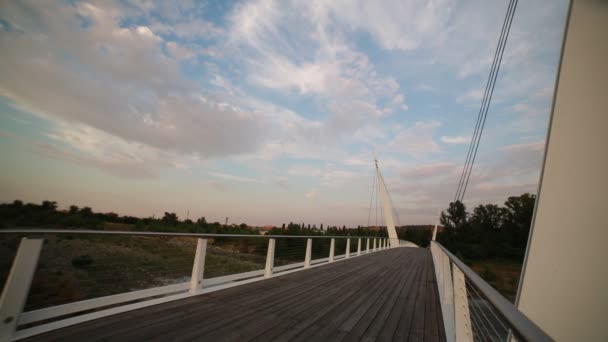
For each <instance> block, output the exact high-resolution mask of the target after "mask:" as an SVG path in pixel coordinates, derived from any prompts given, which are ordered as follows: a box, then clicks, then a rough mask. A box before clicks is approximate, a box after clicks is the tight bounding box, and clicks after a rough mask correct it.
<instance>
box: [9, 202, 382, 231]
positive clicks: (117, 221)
mask: <svg viewBox="0 0 608 342" xmlns="http://www.w3.org/2000/svg"><path fill="white" fill-rule="evenodd" d="M9 227H40V228H58V229H63V228H66V229H67V228H79V229H95V230H104V229H116V230H135V231H154V232H176V233H204V234H260V228H259V227H251V226H249V225H247V224H246V223H241V224H239V225H229V226H226V225H223V224H221V223H219V222H211V223H210V222H207V220H206V219H205V217H200V218H198V219H196V220H195V221H193V220H190V219H185V220H180V219H179V217H178V216H177V214H175V213H172V212H165V213H164V215H163V216H162V217H159V218H155V217H147V218H139V217H135V216H121V215H118V214H116V213H112V212H110V213H101V212H94V211H93V210H92V209H91V208H90V207H82V208H79V207H78V206H76V205H71V206H70V207H69V208H68V209H67V210H58V207H57V202H55V201H43V202H42V203H41V204H35V203H23V202H22V201H20V200H15V201H13V202H12V203H4V204H0V228H9ZM267 234H271V235H311V236H320V235H332V236H334V235H335V236H347V235H348V236H374V237H376V236H377V237H380V236H382V237H386V236H387V233H386V229H385V228H376V227H361V226H359V227H357V228H356V229H350V228H347V227H346V226H342V227H341V228H340V227H338V226H329V227H326V228H324V226H323V224H321V225H320V226H319V227H318V228H317V226H316V225H315V224H313V225H310V224H305V223H301V224H296V223H293V222H290V223H289V224H287V225H286V224H283V225H282V226H281V227H280V228H279V227H274V228H271V229H270V230H268V231H267Z"/></svg>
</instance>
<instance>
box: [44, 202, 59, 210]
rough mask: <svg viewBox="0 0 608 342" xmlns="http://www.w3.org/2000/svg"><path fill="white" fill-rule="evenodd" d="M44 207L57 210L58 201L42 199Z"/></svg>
mask: <svg viewBox="0 0 608 342" xmlns="http://www.w3.org/2000/svg"><path fill="white" fill-rule="evenodd" d="M42 209H46V210H51V211H55V210H56V209H57V202H55V201H42Z"/></svg>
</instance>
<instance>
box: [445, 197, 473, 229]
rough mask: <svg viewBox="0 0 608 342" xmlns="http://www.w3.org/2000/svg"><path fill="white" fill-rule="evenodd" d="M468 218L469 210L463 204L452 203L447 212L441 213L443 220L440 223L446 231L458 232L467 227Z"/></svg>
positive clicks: (458, 202)
mask: <svg viewBox="0 0 608 342" xmlns="http://www.w3.org/2000/svg"><path fill="white" fill-rule="evenodd" d="M467 216H468V213H467V208H466V207H465V205H464V204H463V203H462V202H460V201H456V202H450V206H449V207H448V209H447V210H446V212H443V211H442V212H441V218H440V219H439V221H440V222H441V225H442V226H443V227H445V228H446V229H448V230H457V229H459V228H463V227H464V226H466V224H467Z"/></svg>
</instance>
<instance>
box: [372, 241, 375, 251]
mask: <svg viewBox="0 0 608 342" xmlns="http://www.w3.org/2000/svg"><path fill="white" fill-rule="evenodd" d="M372 251H374V252H375V251H376V238H374V249H373V250H372Z"/></svg>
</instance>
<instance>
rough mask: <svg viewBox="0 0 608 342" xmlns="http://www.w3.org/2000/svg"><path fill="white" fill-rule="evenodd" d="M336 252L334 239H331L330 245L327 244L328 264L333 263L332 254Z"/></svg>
mask: <svg viewBox="0 0 608 342" xmlns="http://www.w3.org/2000/svg"><path fill="white" fill-rule="evenodd" d="M335 250H336V239H333V238H332V239H331V243H330V244H329V262H334V253H335Z"/></svg>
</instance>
